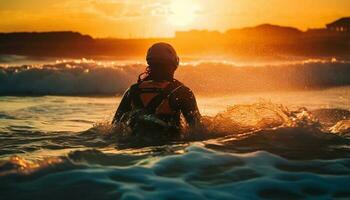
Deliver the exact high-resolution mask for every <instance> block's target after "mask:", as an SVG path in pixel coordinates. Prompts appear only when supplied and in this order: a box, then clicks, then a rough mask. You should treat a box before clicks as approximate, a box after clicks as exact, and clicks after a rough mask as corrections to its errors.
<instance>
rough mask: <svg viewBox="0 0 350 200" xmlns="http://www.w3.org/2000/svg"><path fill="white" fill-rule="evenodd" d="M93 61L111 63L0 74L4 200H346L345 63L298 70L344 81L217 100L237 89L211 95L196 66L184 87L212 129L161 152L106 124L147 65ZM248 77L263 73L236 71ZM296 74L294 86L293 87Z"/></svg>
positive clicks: (349, 92)
mask: <svg viewBox="0 0 350 200" xmlns="http://www.w3.org/2000/svg"><path fill="white" fill-rule="evenodd" d="M68 65H69V66H68ZM91 65H93V66H91ZM96 65H103V64H96V63H93V64H91V63H77V62H75V63H74V64H72V63H64V64H62V63H58V64H57V63H55V64H47V65H46V66H45V65H38V66H32V65H31V66H6V67H3V68H2V70H1V73H0V82H1V85H0V93H2V94H3V96H1V97H0V160H1V161H0V198H1V199H349V198H350V157H349V156H350V140H349V135H350V87H349V86H347V84H346V83H347V82H346V81H347V78H349V74H344V71H342V72H343V73H340V70H344V69H345V70H346V69H348V68H349V64H348V63H346V62H340V63H331V62H326V63H325V62H319V61H317V62H315V63H314V62H313V63H312V64H310V63H303V64H300V63H299V64H297V66H294V64H293V66H294V67H298V69H303V70H304V72H303V73H304V75H305V74H306V75H305V76H309V74H308V73H306V72H305V70H306V71H307V70H310V69H312V71H315V70H314V69H313V68H312V67H319V68H321V71H322V68H325V69H327V70H329V66H332V67H334V68H335V70H333V71H329V73H331V74H333V76H337V77H338V79H334V80H333V79H332V78H329V77H332V76H330V75H329V74H325V73H320V72H319V73H318V74H315V76H319V77H321V78H315V77H313V78H310V79H303V80H299V81H304V83H308V84H309V86H315V85H322V86H326V87H319V88H302V89H300V88H298V87H297V86H295V85H288V86H287V85H284V88H283V90H278V88H276V87H275V86H274V87H272V86H268V85H265V86H264V87H260V88H259V90H260V91H258V92H257V91H254V92H249V91H246V90H249V88H245V87H243V86H240V87H236V86H235V87H234V86H232V85H230V84H227V86H228V88H223V89H222V90H221V92H226V90H230V91H233V92H230V93H229V92H226V93H220V94H218V93H213V92H212V91H213V90H214V89H215V88H210V87H209V86H208V88H209V91H210V92H208V93H206V92H205V91H204V89H205V87H204V86H203V85H201V84H200V83H199V82H197V81H199V80H197V79H199V75H198V73H197V72H196V71H193V70H195V69H196V68H198V66H193V67H192V66H191V68H189V69H186V70H187V71H186V72H187V73H189V74H190V75H192V79H191V80H190V79H188V77H187V75H188V74H186V73H184V72H181V73H180V74H179V79H180V80H181V78H182V79H183V80H185V83H186V84H187V83H188V84H189V85H192V86H193V88H195V89H194V92H195V93H196V94H197V93H198V95H197V101H198V106H199V108H200V111H201V113H202V115H203V116H204V118H203V123H204V124H205V126H206V127H205V129H206V130H197V132H196V131H194V132H189V133H186V134H187V135H186V137H184V138H183V139H182V140H177V141H168V142H163V143H161V144H159V143H157V144H154V143H152V144H132V142H133V140H126V141H125V140H123V142H121V140H120V138H119V137H120V134H119V132H118V130H115V129H113V127H112V126H110V121H111V119H112V118H113V115H114V112H115V110H116V108H117V106H118V103H119V102H120V99H121V98H120V94H121V93H122V91H123V90H124V89H126V88H127V87H128V84H130V83H131V82H132V81H133V80H134V79H135V77H134V76H136V74H137V73H139V72H140V69H139V68H140V66H136V67H129V66H124V68H123V67H122V66H118V67H115V66H113V67H110V66H103V68H102V69H99V68H98V67H97V66H96ZM203 65H204V64H203ZM212 65H213V64H210V66H212ZM215 65H217V64H215ZM310 65H311V66H312V67H310ZM60 66H61V67H60ZM293 66H290V64H288V66H284V67H288V69H287V70H289V72H290V73H291V71H293V70H292V68H291V69H289V67H293ZM305 66H306V68H308V67H309V68H310V69H309V68H308V69H305ZM339 66H340V67H339ZM269 67H271V66H269ZM272 67H273V66H272ZM337 67H338V68H337ZM204 68H205V69H204V70H210V69H207V68H206V67H205V66H204ZM325 69H323V70H325ZM337 69H338V71H337ZM16 70H17V71H16ZM182 70H183V71H184V69H182ZM235 70H236V69H235ZM244 70H248V71H250V70H257V69H253V68H249V69H246V68H244V67H240V68H239V70H238V71H235V72H234V73H235V75H236V76H238V75H241V76H246V75H247V74H245V73H246V72H245V71H244ZM265 70H268V69H265ZM242 71H243V72H242ZM258 73H261V72H258ZM290 73H286V74H284V75H285V76H287V79H286V81H288V80H289V79H290V81H292V82H293V81H294V82H296V80H294V79H293V78H295V77H294V76H292V75H290ZM298 73H299V72H298ZM109 74H112V75H114V76H116V77H114V76H112V75H109ZM217 75H218V74H217ZM219 75H220V74H219ZM260 75H261V74H260ZM227 76H229V75H226V76H222V77H221V79H223V78H225V79H226V80H227V79H228V78H230V77H227ZM305 76H304V77H305ZM262 77H263V76H262ZM207 78H213V77H207ZM217 78H218V79H219V78H220V77H217ZM285 78H286V77H285ZM288 78H289V79H288ZM96 79H97V80H96ZM276 79H277V78H276ZM232 80H233V79H232ZM94 81H95V82H94ZM209 81H210V80H209ZM247 81H248V83H247V84H251V85H253V82H252V81H254V80H253V79H249V77H248V80H247ZM278 81H280V80H278ZM320 81H321V82H320ZM322 81H323V82H322ZM106 82H107V83H108V84H107V83H106ZM205 83H207V82H203V84H205ZM316 83H317V84H316ZM109 84H110V85H109ZM219 84H221V82H220V81H219ZM5 85H6V88H5ZM294 86H295V87H296V88H294V89H293V90H288V91H285V90H284V89H286V88H288V89H291V88H293V87H294ZM113 92H115V93H116V95H114V96H111V95H110V93H113ZM101 94H102V96H101ZM103 94H104V95H103ZM11 95H12V96H11ZM14 95H15V96H14ZM63 95H64V96H63ZM96 95H98V96H96ZM191 135H192V136H191Z"/></svg>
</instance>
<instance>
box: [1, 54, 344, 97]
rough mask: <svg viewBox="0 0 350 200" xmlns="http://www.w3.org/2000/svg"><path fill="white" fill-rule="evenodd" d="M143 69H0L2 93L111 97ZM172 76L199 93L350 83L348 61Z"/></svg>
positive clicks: (204, 68)
mask: <svg viewBox="0 0 350 200" xmlns="http://www.w3.org/2000/svg"><path fill="white" fill-rule="evenodd" d="M144 68H145V66H144V65H143V64H139V63H135V64H132V63H129V64H117V63H114V62H96V61H92V60H85V59H84V60H77V61H57V62H56V63H54V64H41V65H22V66H6V67H5V66H3V67H0V95H113V94H120V93H123V92H124V90H125V89H126V88H127V87H129V85H130V84H131V83H133V82H135V81H136V79H137V76H138V75H139V74H140V73H141V72H142V71H143V70H144ZM176 77H177V78H178V79H179V80H181V81H182V82H184V83H185V84H187V85H188V86H189V87H190V88H192V89H193V90H194V91H195V92H198V93H205V94H210V93H234V92H256V91H271V90H290V89H315V88H326V87H334V86H346V85H350V63H349V62H347V61H336V60H306V61H300V62H293V63H284V64H283V63H281V64H270V65H268V64H266V65H259V66H242V65H235V64H232V63H228V62H197V63H187V64H186V63H185V64H184V65H182V66H181V67H180V68H179V70H178V71H177V74H176Z"/></svg>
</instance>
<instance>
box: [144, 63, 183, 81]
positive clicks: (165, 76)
mask: <svg viewBox="0 0 350 200" xmlns="http://www.w3.org/2000/svg"><path fill="white" fill-rule="evenodd" d="M176 68H177V67H174V66H172V65H169V64H167V63H152V64H151V65H149V66H147V68H146V70H145V72H143V73H142V74H140V75H139V78H138V82H142V81H145V80H155V81H164V80H166V81H172V80H173V79H174V73H175V70H176Z"/></svg>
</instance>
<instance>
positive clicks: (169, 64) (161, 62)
mask: <svg viewBox="0 0 350 200" xmlns="http://www.w3.org/2000/svg"><path fill="white" fill-rule="evenodd" d="M146 60H147V64H148V71H147V73H148V74H147V75H148V78H149V79H153V80H172V79H173V77H174V72H175V70H176V69H177V66H178V65H179V57H178V56H177V53H176V51H175V49H174V48H173V47H172V46H171V45H170V44H168V43H164V42H159V43H156V44H153V45H152V46H151V47H150V48H149V49H148V51H147V55H146Z"/></svg>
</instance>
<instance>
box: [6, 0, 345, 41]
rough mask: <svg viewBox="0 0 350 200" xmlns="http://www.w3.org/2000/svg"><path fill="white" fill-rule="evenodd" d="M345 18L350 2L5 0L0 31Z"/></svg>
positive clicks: (114, 31) (146, 30)
mask: <svg viewBox="0 0 350 200" xmlns="http://www.w3.org/2000/svg"><path fill="white" fill-rule="evenodd" d="M343 16H350V0H172V1H171V0H0V19H1V20H0V32H13V31H59V30H73V31H79V32H82V33H85V34H90V35H92V36H94V37H157V36H172V35H173V33H174V31H175V30H188V29H210V30H220V31H224V30H227V29H229V28H238V27H244V26H254V25H257V24H261V23H267V22H268V23H272V24H278V25H288V26H295V27H298V28H300V29H307V28H309V27H313V28H314V27H323V26H324V24H325V23H328V22H331V21H333V20H335V19H337V18H339V17H343Z"/></svg>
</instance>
